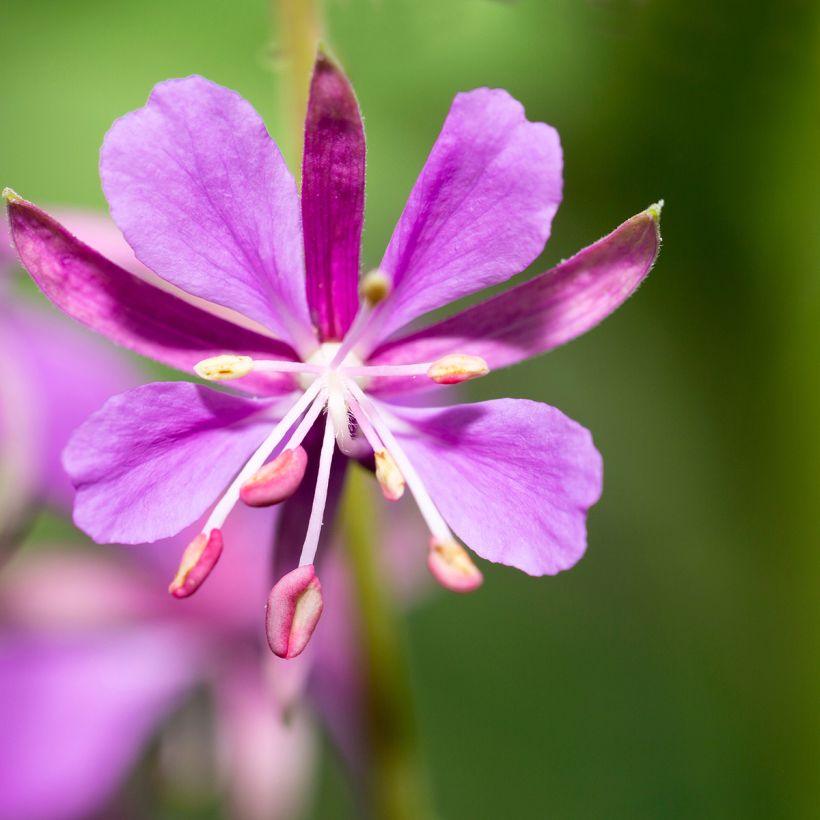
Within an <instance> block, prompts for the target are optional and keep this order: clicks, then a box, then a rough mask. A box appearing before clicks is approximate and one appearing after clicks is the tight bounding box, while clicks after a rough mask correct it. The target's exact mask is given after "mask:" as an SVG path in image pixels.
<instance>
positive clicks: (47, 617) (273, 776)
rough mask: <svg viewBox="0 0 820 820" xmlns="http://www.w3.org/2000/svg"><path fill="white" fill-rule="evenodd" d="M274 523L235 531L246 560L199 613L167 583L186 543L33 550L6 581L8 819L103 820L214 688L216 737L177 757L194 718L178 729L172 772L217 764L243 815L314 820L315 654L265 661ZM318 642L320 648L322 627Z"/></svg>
mask: <svg viewBox="0 0 820 820" xmlns="http://www.w3.org/2000/svg"><path fill="white" fill-rule="evenodd" d="M272 525H273V521H272V520H271V519H270V517H268V518H266V519H263V518H260V517H258V516H253V515H252V513H251V512H250V511H245V512H244V515H243V514H241V512H240V513H239V514H238V515H237V516H236V517H234V518H233V519H232V520H231V522H230V523H229V524H228V526H227V528H226V533H227V534H228V535H229V536H230V537H232V538H235V543H233V544H232V547H233V548H232V550H230V552H229V553H228V554H227V555H226V556H225V560H224V562H223V564H222V565H221V566H220V572H219V573H218V574H217V575H216V576H215V577H214V579H213V582H212V583H210V584H208V586H207V587H206V588H205V589H203V590H202V592H201V594H200V595H198V596H197V597H196V599H194V600H192V601H191V603H190V606H186V607H179V606H177V605H175V602H173V601H172V599H170V598H169V597H168V596H167V595H164V594H163V593H162V592H161V586H160V585H159V583H158V580H159V579H161V577H162V576H163V575H164V574H165V573H166V572H167V570H168V566H167V564H168V561H167V558H168V557H169V550H168V549H167V547H169V546H173V545H169V544H165V543H161V544H157V545H156V546H155V547H151V546H147V547H146V548H145V549H144V550H141V551H140V552H139V553H138V554H135V553H133V552H131V553H130V554H128V553H126V552H125V551H124V550H123V551H121V552H120V553H114V552H113V551H112V552H107V553H103V554H100V553H98V552H90V551H87V550H86V551H79V550H76V549H75V550H74V551H73V552H72V551H71V550H70V549H67V548H61V549H60V550H59V551H53V550H49V551H47V552H42V551H39V552H31V551H27V552H23V553H20V554H19V555H17V556H16V557H15V558H14V559H13V560H12V561H11V562H10V564H9V565H8V567H7V568H6V570H5V572H4V573H3V575H1V576H0V602H2V603H1V606H0V609H1V610H2V621H1V622H0V732H2V736H3V743H2V751H0V816H1V817H4V818H5V817H8V818H26V820H72V819H73V818H85V817H89V816H91V815H92V814H93V815H94V816H96V815H97V812H99V811H100V810H102V809H104V808H105V807H106V804H107V803H109V802H110V801H111V800H112V798H113V797H114V795H115V793H116V791H117V789H118V787H119V786H120V784H121V783H122V781H123V780H124V779H125V777H126V776H127V775H128V773H129V771H130V770H131V769H132V767H133V766H134V764H135V763H136V762H137V760H138V759H139V758H140V756H141V754H142V753H143V752H144V751H145V750H146V748H147V747H148V745H149V743H150V741H151V740H152V738H153V737H155V735H156V734H157V732H158V730H160V729H161V728H162V727H163V724H165V723H166V722H167V719H168V718H169V717H170V716H171V715H172V713H174V712H176V711H177V710H178V708H179V707H180V706H181V705H182V703H183V702H185V701H186V700H187V699H188V698H189V696H190V695H191V694H193V693H194V692H196V691H199V689H200V688H202V687H205V688H206V689H207V691H208V694H209V695H210V698H209V703H212V704H213V713H214V715H213V716H214V721H213V731H214V742H213V743H201V742H200V743H199V747H198V748H197V749H196V753H197V754H196V755H192V754H190V753H188V752H186V753H185V754H184V755H183V757H184V759H183V760H178V757H179V756H178V755H177V756H175V755H174V749H175V748H177V749H178V747H179V744H180V743H184V742H185V738H184V737H181V736H180V733H181V732H184V729H185V727H186V724H185V723H182V724H181V723H180V722H179V721H177V722H176V723H172V724H171V725H170V726H168V727H166V728H164V729H163V731H162V732H161V734H160V735H159V736H160V738H161V740H162V745H161V748H162V750H163V752H164V753H163V754H162V755H161V760H163V761H165V762H166V763H168V764H169V765H170V766H171V770H170V771H168V772H167V774H168V776H169V777H170V778H174V776H175V773H176V770H175V769H174V768H173V766H174V763H175V761H176V762H178V763H179V764H181V765H185V764H186V762H187V761H188V760H189V758H190V757H191V756H201V755H202V754H204V755H206V757H208V756H212V758H213V759H210V757H208V759H206V760H204V761H203V767H204V768H205V770H206V771H210V770H215V772H216V774H217V776H218V782H219V784H220V786H221V787H222V788H224V790H225V792H226V797H227V799H228V800H229V802H230V804H231V811H230V816H231V817H236V818H241V820H285V818H291V817H296V816H300V815H301V812H300V808H301V807H302V805H303V803H304V802H305V798H306V796H307V793H308V787H309V785H310V778H311V774H312V769H313V746H314V743H313V733H312V731H311V730H310V725H309V721H307V720H306V717H305V715H304V714H303V711H302V710H301V709H299V708H295V706H294V704H293V703H292V701H293V698H294V694H295V692H296V690H297V689H298V688H299V687H300V679H301V678H303V677H304V676H305V675H306V674H307V671H308V670H307V667H306V666H305V664H306V663H308V664H310V663H311V662H312V659H311V658H308V657H307V655H306V656H303V658H300V659H299V662H298V663H297V664H295V665H294V664H286V663H284V662H283V661H280V660H278V659H277V658H274V657H273V656H271V655H270V654H269V653H267V652H265V653H264V654H260V638H261V637H262V636H261V630H260V622H259V611H260V609H261V607H262V606H263V603H264V600H265V597H266V595H267V591H268V589H267V582H266V579H267V573H266V572H265V569H266V563H267V559H266V556H265V554H264V552H263V551H262V550H259V549H258V548H257V547H258V545H257V544H256V543H254V539H265V538H268V539H269V538H270V537H271V535H272V532H271V531H272ZM243 536H244V537H243ZM137 559H139V560H137ZM331 582H333V578H332V577H331ZM328 586H330V590H329V592H330V594H331V595H334V594H335V590H334V584H333V583H331V584H329V585H328ZM237 589H241V590H242V591H243V595H242V596H240V598H239V600H237V596H236V594H235V593H236V590H237ZM333 601H334V605H336V603H337V599H336V598H335V597H334V598H333ZM342 603H343V602H342ZM317 638H319V641H317V644H318V645H319V646H320V645H321V638H322V636H321V632H320V633H319V635H317ZM312 648H313V647H312ZM314 658H315V653H314ZM285 709H287V711H288V714H289V716H290V720H289V721H287V722H286V721H285V720H284V719H283V711H284V710H285ZM197 725H199V724H197ZM194 740H195V741H196V740H201V739H198V738H194ZM188 765H190V764H188ZM197 788H199V789H202V785H201V784H197ZM111 816H118V815H117V813H116V812H113V813H112V814H111Z"/></svg>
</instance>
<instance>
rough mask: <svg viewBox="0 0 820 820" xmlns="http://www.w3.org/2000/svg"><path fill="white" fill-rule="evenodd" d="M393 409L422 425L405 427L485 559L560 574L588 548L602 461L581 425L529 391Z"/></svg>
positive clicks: (466, 536)
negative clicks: (492, 398) (590, 512)
mask: <svg viewBox="0 0 820 820" xmlns="http://www.w3.org/2000/svg"><path fill="white" fill-rule="evenodd" d="M381 406H382V407H384V408H386V409H387V406H386V405H381ZM389 411H390V412H392V413H393V414H394V415H396V416H398V417H399V418H400V419H402V420H404V421H406V422H408V423H409V425H412V428H409V429H408V428H406V427H404V426H402V429H397V430H395V433H396V434H397V435H398V436H399V437H400V439H401V442H402V445H403V446H404V447H405V449H406V452H407V455H408V457H409V458H410V460H411V461H412V462H413V465H414V466H415V468H416V469H417V470H418V472H419V474H420V475H421V477H422V480H423V481H424V482H425V484H426V486H427V489H428V490H429V492H430V495H431V496H432V498H433V501H434V502H435V503H436V505H437V506H438V508H439V509H440V510H441V513H442V515H443V516H444V518H445V519H446V521H447V523H448V524H449V525H450V526H451V527H452V528H453V530H454V531H455V533H456V535H458V537H459V538H461V539H462V540H463V541H464V543H465V544H466V545H467V546H468V547H470V549H472V550H474V551H475V552H476V553H478V555H480V556H481V557H482V558H486V559H487V560H489V561H495V562H497V563H501V564H508V565H510V566H514V567H517V568H518V569H521V570H523V571H524V572H527V573H529V574H530V575H554V574H555V573H557V572H560V571H561V570H564V569H568V568H569V567H571V566H572V565H573V564H574V563H575V562H576V561H578V559H579V558H580V557H581V556H582V555H583V553H584V550H585V549H586V513H587V510H588V509H589V508H590V507H591V506H592V505H593V504H594V503H595V502H596V501H597V500H598V498H599V497H600V494H601V481H602V463H601V456H600V455H599V453H598V451H597V450H596V449H595V446H594V445H593V443H592V437H591V436H590V434H589V431H587V430H586V429H584V428H583V427H581V425H579V424H577V423H576V422H574V421H572V420H571V419H569V418H567V417H566V416H565V415H563V414H562V413H561V412H560V411H558V410H556V409H555V408H554V407H550V406H549V405H546V404H540V403H538V402H532V401H525V400H523V399H499V400H497V401H488V402H480V403H477V404H462V405H457V406H455V407H449V408H443V409H442V408H437V409H432V410H430V409H417V408H397V407H392V406H391V407H389Z"/></svg>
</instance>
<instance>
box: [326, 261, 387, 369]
mask: <svg viewBox="0 0 820 820" xmlns="http://www.w3.org/2000/svg"><path fill="white" fill-rule="evenodd" d="M391 289H392V282H391V280H390V277H389V276H388V275H387V274H386V273H384V272H383V271H380V270H372V271H370V273H368V274H367V275H366V276H364V278H363V279H362V282H361V288H360V290H361V294H362V304H361V306H360V307H359V312H358V313H357V314H356V318H355V319H354V320H353V324H352V325H351V326H350V329H349V330H348V331H347V334H346V335H345V337H344V339H343V341H342V344H341V345H340V346H339V349H338V350H337V351H336V355H335V356H334V357H333V359H332V361H331V362H330V367H331V369H333V368H336V367H338V366H339V365H340V364H341V363H342V362H343V361H344V360H345V356H347V354H348V353H350V351H351V350H353V347H354V345H355V344H356V343H357V342H358V341H359V340H360V339H361V337H362V336H363V335H364V331H365V329H366V328H367V324H368V321H369V319H370V317H371V315H372V314H373V309H374V308H375V307H376V306H377V305H379V304H381V302H383V301H384V300H385V299H386V298H387V297H388V296H389V295H390V291H391Z"/></svg>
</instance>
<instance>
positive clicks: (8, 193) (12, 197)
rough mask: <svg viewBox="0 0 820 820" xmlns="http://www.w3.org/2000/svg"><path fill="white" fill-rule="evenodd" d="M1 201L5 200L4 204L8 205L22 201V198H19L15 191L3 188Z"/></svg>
mask: <svg viewBox="0 0 820 820" xmlns="http://www.w3.org/2000/svg"><path fill="white" fill-rule="evenodd" d="M3 199H5V200H6V202H9V203H11V202H22V201H23V197H21V196H20V194H18V193H17V191H14V190H12V189H11V188H3Z"/></svg>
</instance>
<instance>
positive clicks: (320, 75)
mask: <svg viewBox="0 0 820 820" xmlns="http://www.w3.org/2000/svg"><path fill="white" fill-rule="evenodd" d="M364 168H365V140H364V128H363V127H362V117H361V113H360V112H359V104H358V103H357V102H356V96H355V94H354V93H353V88H352V87H351V85H350V83H349V82H348V79H347V77H345V75H344V73H343V72H342V71H341V69H340V68H339V67H338V66H337V65H336V64H335V63H333V62H332V61H331V60H330V59H329V58H328V57H327V56H326V55H325V54H323V53H322V52H321V51H320V52H319V54H318V56H317V58H316V64H315V66H314V69H313V77H312V79H311V82H310V98H309V100H308V109H307V116H306V118H305V153H304V157H303V160H302V228H303V231H304V237H305V269H306V275H307V298H308V305H309V308H310V316H311V319H312V321H313V323H314V324H315V325H316V328H317V330H318V331H319V335H320V337H321V339H322V340H323V341H326V340H339V339H342V338H343V337H344V334H345V332H346V331H347V330H348V328H349V327H350V325H351V323H352V321H353V317H354V316H355V315H356V311H357V309H358V306H359V295H358V281H359V252H360V248H361V238H362V225H363V222H364Z"/></svg>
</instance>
